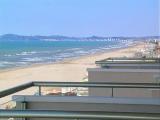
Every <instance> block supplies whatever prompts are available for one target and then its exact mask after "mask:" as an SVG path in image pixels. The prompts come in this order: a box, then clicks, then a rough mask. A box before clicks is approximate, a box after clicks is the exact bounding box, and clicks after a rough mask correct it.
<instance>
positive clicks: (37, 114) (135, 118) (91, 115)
mask: <svg viewBox="0 0 160 120" xmlns="http://www.w3.org/2000/svg"><path fill="white" fill-rule="evenodd" d="M10 117H12V118H66V119H67V118H68V119H73V118H76V119H117V120H160V114H159V113H133V112H132V113H129V112H97V111H93V112H92V111H89V112H88V111H54V110H0V118H10Z"/></svg>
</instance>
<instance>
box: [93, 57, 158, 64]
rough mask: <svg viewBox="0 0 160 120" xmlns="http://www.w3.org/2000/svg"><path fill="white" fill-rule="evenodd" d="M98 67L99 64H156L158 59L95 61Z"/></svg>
mask: <svg viewBox="0 0 160 120" xmlns="http://www.w3.org/2000/svg"><path fill="white" fill-rule="evenodd" d="M95 63H96V64H98V65H101V64H122V63H123V64H157V63H160V58H107V59H104V60H100V61H96V62H95Z"/></svg>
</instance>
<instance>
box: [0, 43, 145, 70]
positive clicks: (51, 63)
mask: <svg viewBox="0 0 160 120" xmlns="http://www.w3.org/2000/svg"><path fill="white" fill-rule="evenodd" d="M138 44H143V42H135V43H133V44H131V45H129V46H125V47H122V48H111V49H107V50H103V51H98V52H95V53H93V54H86V55H81V56H75V57H70V58H64V59H63V60H60V61H56V62H50V63H34V64H29V65H24V66H18V67H13V68H6V69H4V70H2V69H0V73H4V72H10V71H15V70H19V69H26V68H32V67H40V66H46V65H53V64H64V63H66V62H70V61H73V60H78V59H83V58H85V57H92V56H95V55H100V54H104V53H109V52H114V51H117V50H123V49H128V48H130V47H134V46H137V45H138Z"/></svg>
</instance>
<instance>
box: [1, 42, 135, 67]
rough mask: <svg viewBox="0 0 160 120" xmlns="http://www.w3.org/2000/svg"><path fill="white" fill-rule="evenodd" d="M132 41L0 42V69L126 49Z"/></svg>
mask: <svg viewBox="0 0 160 120" xmlns="http://www.w3.org/2000/svg"><path fill="white" fill-rule="evenodd" d="M131 43H132V41H122V40H118V41H117V40H116V41H115V40H113V41H40V40H39V41H35V40H29V41H26V40H21V41H8V40H7V41H6V40H0V69H1V70H3V69H8V68H14V67H23V66H28V65H32V64H37V63H51V62H57V61H62V60H64V59H65V58H72V57H79V56H83V55H87V54H94V53H96V52H101V51H106V50H111V49H115V48H121V47H126V46H128V45H130V44H131Z"/></svg>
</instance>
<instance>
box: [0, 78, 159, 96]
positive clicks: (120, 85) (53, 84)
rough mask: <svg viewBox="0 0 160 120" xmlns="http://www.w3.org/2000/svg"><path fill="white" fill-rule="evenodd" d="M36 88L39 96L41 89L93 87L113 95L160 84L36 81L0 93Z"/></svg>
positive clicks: (8, 93)
mask: <svg viewBox="0 0 160 120" xmlns="http://www.w3.org/2000/svg"><path fill="white" fill-rule="evenodd" d="M33 86H36V87H38V88H39V90H38V95H41V87H42V86H43V87H93V88H111V89H112V95H113V94H114V93H113V89H114V88H146V89H147V88H148V89H160V83H108V82H107V83H106V82H101V83H98V82H39V81H34V82H30V83H26V84H22V85H19V86H16V87H13V88H9V89H6V90H3V91H0V98H2V97H5V96H7V95H10V94H13V93H16V92H19V91H22V90H24V89H27V88H30V87H33Z"/></svg>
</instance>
